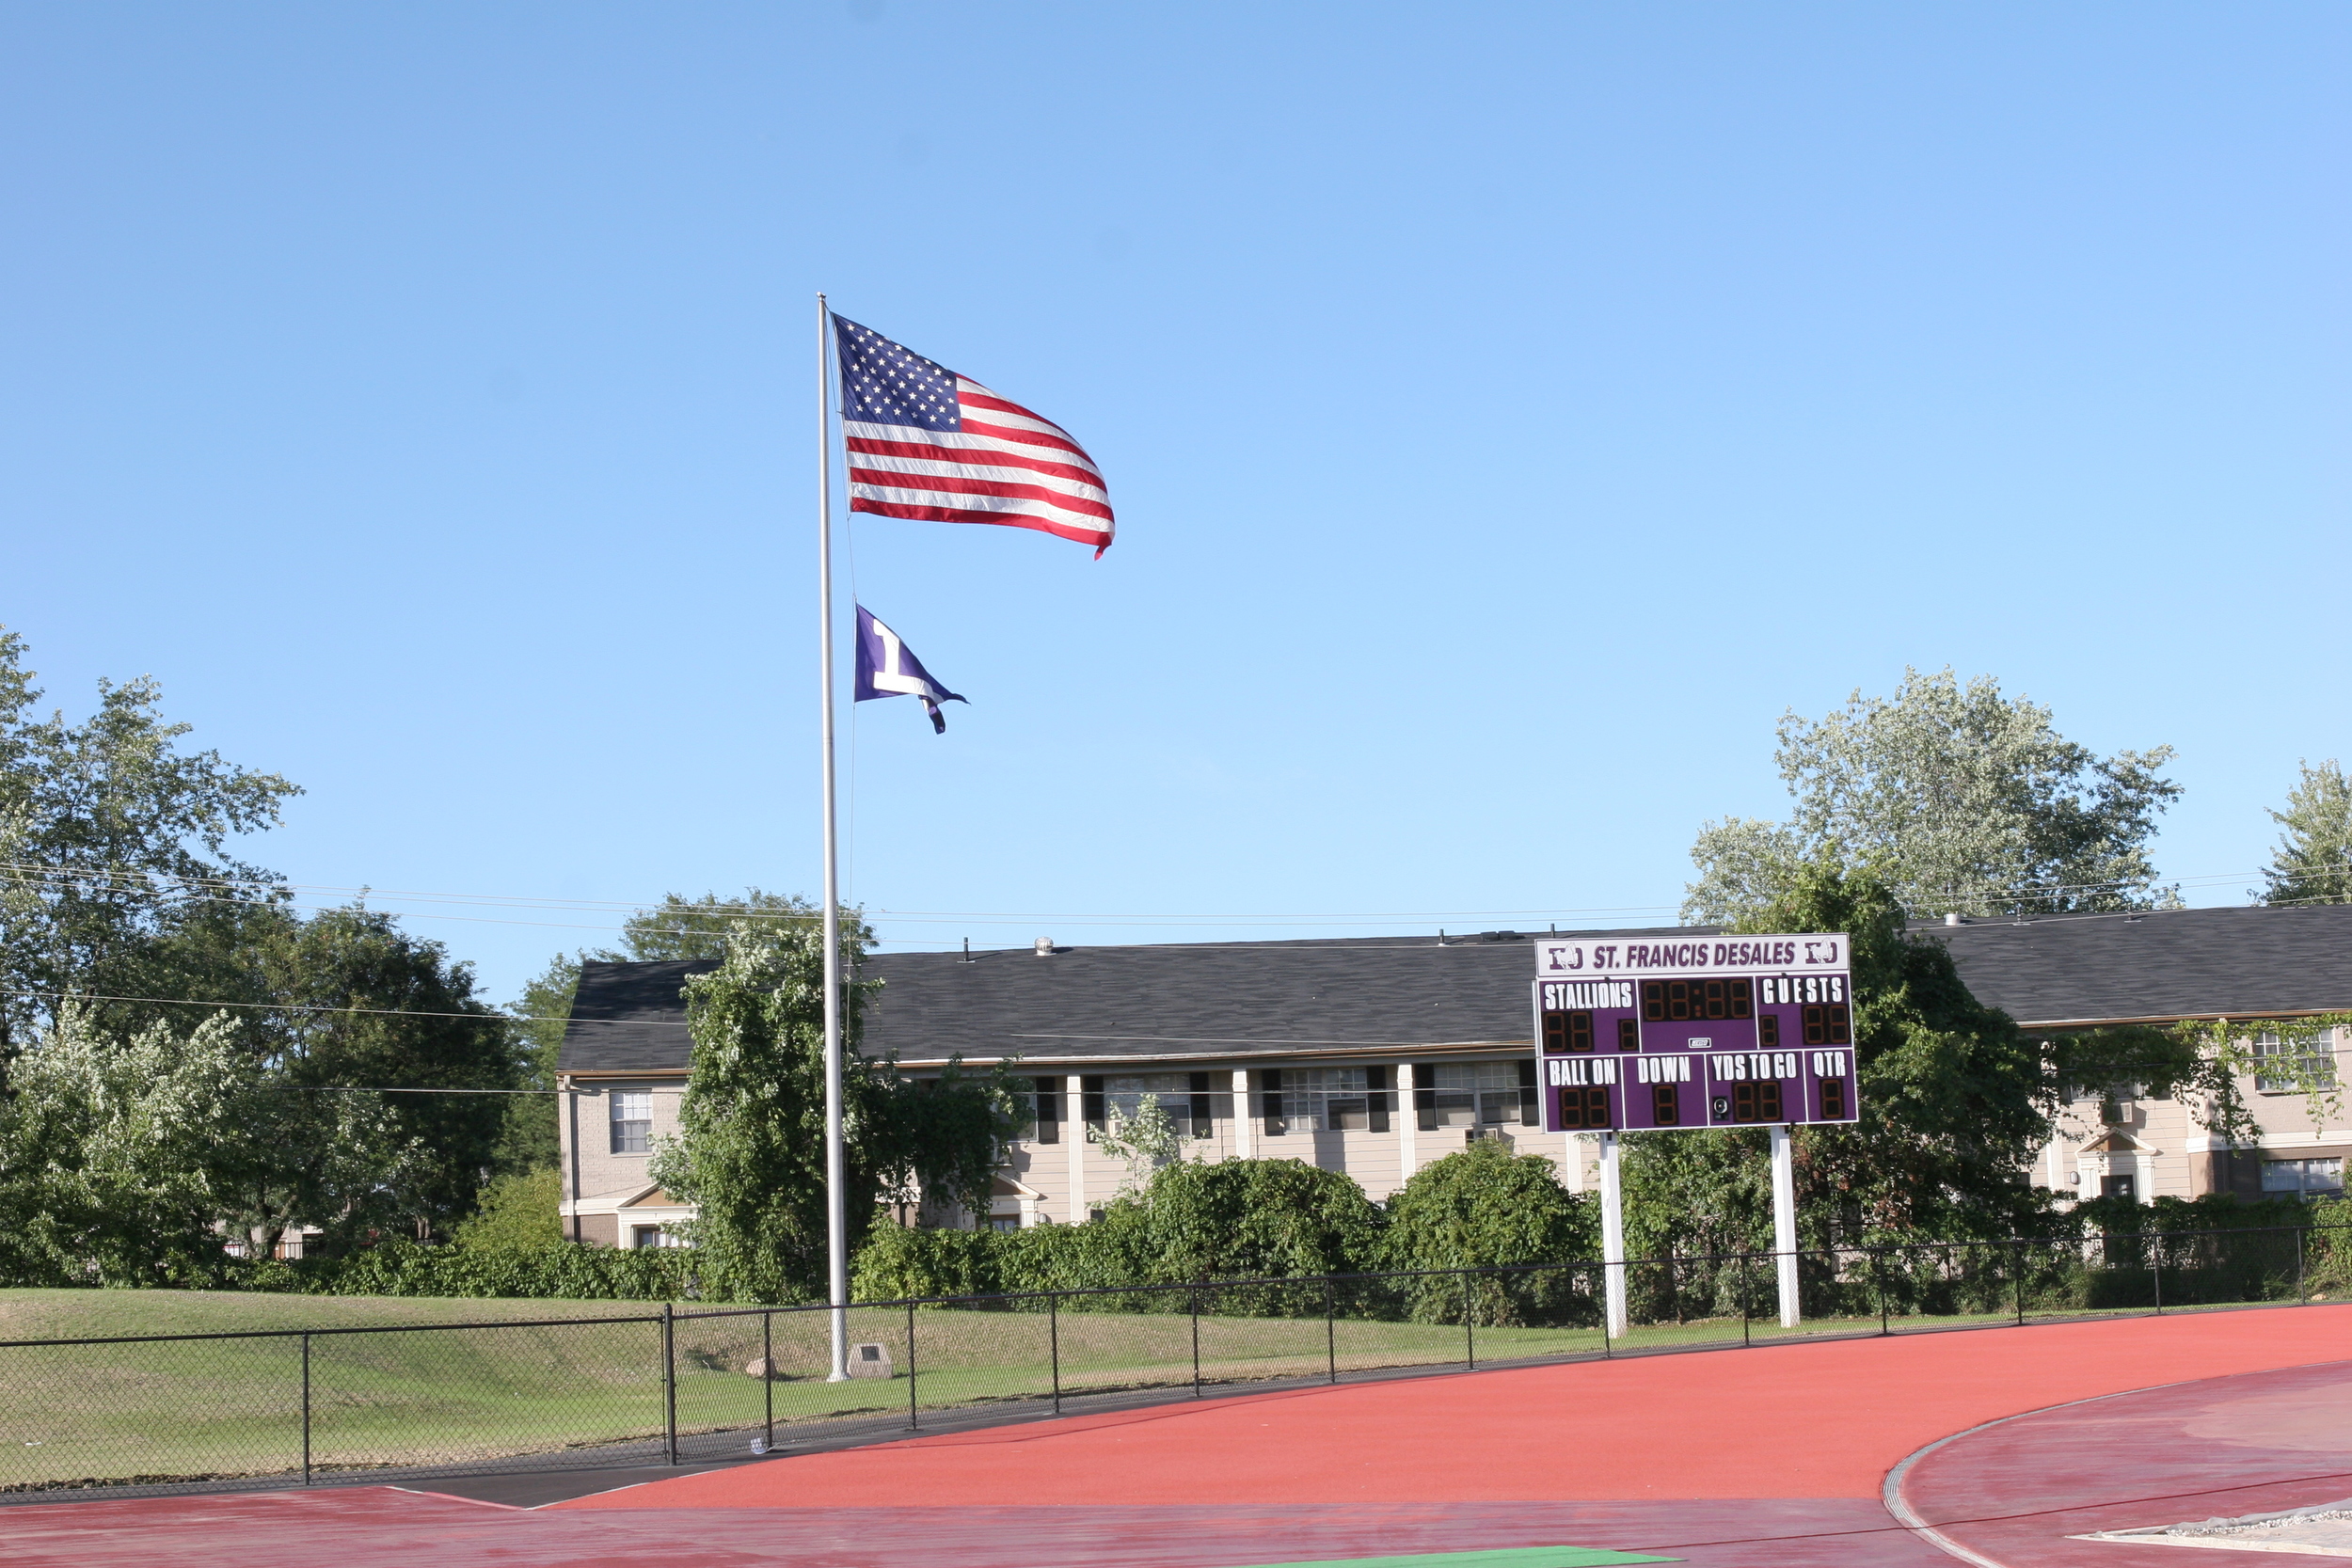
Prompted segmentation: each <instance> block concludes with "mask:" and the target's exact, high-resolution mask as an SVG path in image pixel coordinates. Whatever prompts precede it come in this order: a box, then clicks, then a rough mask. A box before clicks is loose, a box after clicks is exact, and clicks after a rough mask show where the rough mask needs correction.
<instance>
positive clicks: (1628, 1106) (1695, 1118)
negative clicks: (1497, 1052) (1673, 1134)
mask: <svg viewBox="0 0 2352 1568" xmlns="http://www.w3.org/2000/svg"><path fill="white" fill-rule="evenodd" d="M1850 965H1851V952H1850V950H1849V946H1848V943H1847V941H1846V938H1845V937H1844V936H1842V935H1836V934H1830V935H1823V934H1820V933H1812V934H1799V935H1786V936H1750V937H1707V938H1704V939H1700V938H1692V939H1688V940H1683V941H1676V942H1647V941H1630V940H1600V941H1588V940H1585V939H1582V938H1565V937H1560V938H1538V939H1536V942H1535V971H1536V978H1535V1061H1536V1082H1537V1083H1538V1084H1539V1085H1542V1089H1541V1092H1542V1095H1543V1104H1544V1130H1545V1131H1546V1132H1648V1131H1651V1130H1653V1129H1664V1128H1687V1127H1742V1126H1760V1125H1772V1124H1777V1123H1781V1122H1850V1121H1852V1120H1854V1119H1855V1117H1856V1115H1857V1107H1856V1105H1855V1103H1854V1086H1855V1085H1854V1053H1853V997H1852V986H1851V975H1850Z"/></svg>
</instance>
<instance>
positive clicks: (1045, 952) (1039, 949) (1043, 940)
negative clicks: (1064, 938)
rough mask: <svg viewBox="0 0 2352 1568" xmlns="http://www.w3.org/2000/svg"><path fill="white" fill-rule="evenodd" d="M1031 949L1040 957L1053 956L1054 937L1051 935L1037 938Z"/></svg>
mask: <svg viewBox="0 0 2352 1568" xmlns="http://www.w3.org/2000/svg"><path fill="white" fill-rule="evenodd" d="M1033 951H1034V952H1035V953H1036V954H1037V956H1038V957H1039V958H1052V957H1053V956H1054V939H1053V938H1052V937H1040V938H1038V939H1037V942H1036V943H1035V946H1034V948H1033Z"/></svg>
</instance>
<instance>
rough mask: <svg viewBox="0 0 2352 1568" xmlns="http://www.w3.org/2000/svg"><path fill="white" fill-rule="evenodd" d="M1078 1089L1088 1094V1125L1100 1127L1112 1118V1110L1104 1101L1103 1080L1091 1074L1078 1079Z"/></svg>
mask: <svg viewBox="0 0 2352 1568" xmlns="http://www.w3.org/2000/svg"><path fill="white" fill-rule="evenodd" d="M1078 1090H1079V1092H1080V1093H1081V1094H1083V1095H1085V1096H1086V1116H1087V1125H1089V1127H1100V1126H1102V1125H1103V1124H1104V1122H1105V1121H1107V1120H1109V1119H1110V1112H1109V1110H1108V1109H1107V1108H1106V1107H1105V1106H1104V1103H1103V1080H1102V1079H1101V1078H1100V1077H1097V1076H1093V1075H1089V1076H1087V1077H1084V1078H1081V1079H1079V1080H1078Z"/></svg>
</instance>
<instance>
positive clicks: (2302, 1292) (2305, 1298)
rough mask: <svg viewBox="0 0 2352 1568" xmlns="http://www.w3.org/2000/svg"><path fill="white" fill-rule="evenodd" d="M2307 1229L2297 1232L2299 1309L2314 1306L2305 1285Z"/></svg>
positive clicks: (2296, 1259)
mask: <svg viewBox="0 0 2352 1568" xmlns="http://www.w3.org/2000/svg"><path fill="white" fill-rule="evenodd" d="M2307 1228H2308V1227H2303V1228H2298V1229H2297V1230H2296V1232H2295V1304H2296V1306H2297V1307H2309V1306H2310V1305H2311V1304H2312V1293H2311V1291H2310V1290H2309V1289H2308V1288H2307V1287H2306V1286H2305V1285H2304V1283H2303V1237H2304V1235H2305V1233H2306V1229H2307Z"/></svg>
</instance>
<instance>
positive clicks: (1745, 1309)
mask: <svg viewBox="0 0 2352 1568" xmlns="http://www.w3.org/2000/svg"><path fill="white" fill-rule="evenodd" d="M1755 1261H1756V1256H1755V1254H1753V1253H1747V1252H1743V1253H1741V1254H1740V1344H1741V1345H1742V1346H1746V1345H1751V1344H1754V1343H1755V1342H1756V1341H1755V1339H1754V1338H1753V1337H1752V1335H1751V1334H1750V1331H1749V1328H1748V1324H1749V1323H1750V1322H1751V1321H1752V1320H1753V1319H1754V1318H1755V1316H1756V1313H1755V1311H1754V1310H1753V1309H1752V1308H1751V1307H1749V1306H1748V1266H1749V1265H1750V1264H1751V1263H1753V1262H1755Z"/></svg>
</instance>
